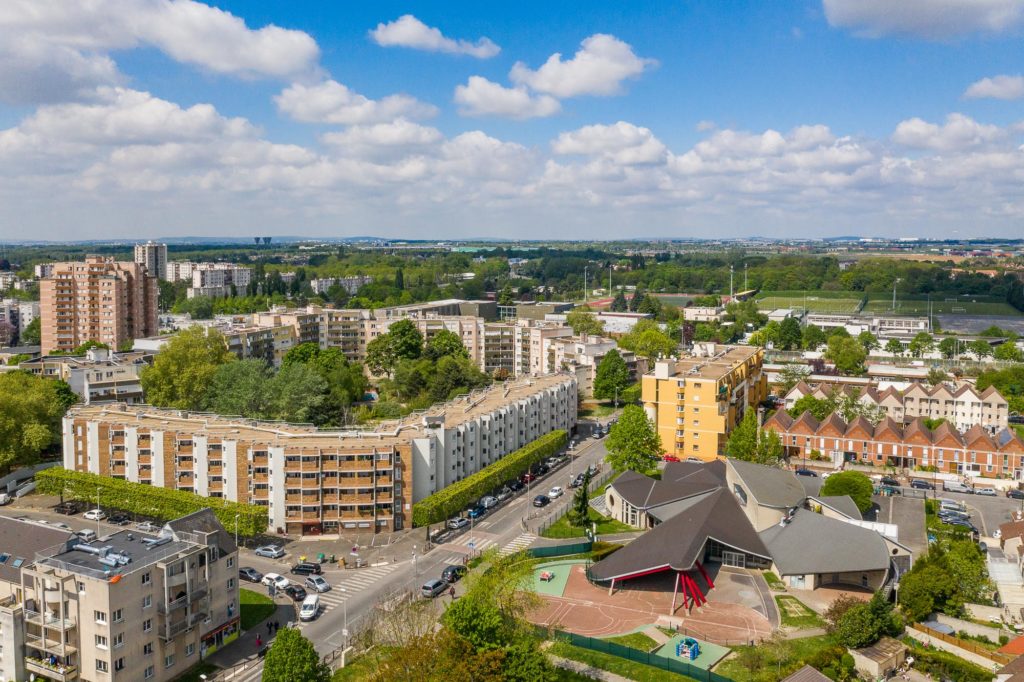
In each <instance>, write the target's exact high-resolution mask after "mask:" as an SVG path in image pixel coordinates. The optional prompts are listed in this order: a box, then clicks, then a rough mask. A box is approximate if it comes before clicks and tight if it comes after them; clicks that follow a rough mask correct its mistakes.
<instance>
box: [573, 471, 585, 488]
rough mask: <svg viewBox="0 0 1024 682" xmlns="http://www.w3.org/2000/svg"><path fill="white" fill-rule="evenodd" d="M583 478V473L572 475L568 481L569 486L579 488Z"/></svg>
mask: <svg viewBox="0 0 1024 682" xmlns="http://www.w3.org/2000/svg"><path fill="white" fill-rule="evenodd" d="M585 479H586V476H585V475H584V474H576V475H575V476H573V477H572V480H571V481H569V487H570V488H579V487H580V486H581V485H583V481H584V480H585Z"/></svg>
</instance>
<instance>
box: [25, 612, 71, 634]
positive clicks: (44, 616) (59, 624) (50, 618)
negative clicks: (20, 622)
mask: <svg viewBox="0 0 1024 682" xmlns="http://www.w3.org/2000/svg"><path fill="white" fill-rule="evenodd" d="M25 622H26V623H34V624H36V625H45V626H46V627H48V628H51V629H54V630H70V629H71V628H73V627H75V625H76V623H75V619H74V618H65V619H63V620H61V619H60V618H58V617H57V616H56V615H54V614H52V613H40V612H39V611H28V610H26V611H25Z"/></svg>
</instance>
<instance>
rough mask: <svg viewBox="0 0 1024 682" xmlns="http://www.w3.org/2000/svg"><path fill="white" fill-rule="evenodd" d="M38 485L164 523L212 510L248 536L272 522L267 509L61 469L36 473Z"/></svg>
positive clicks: (226, 524)
mask: <svg viewBox="0 0 1024 682" xmlns="http://www.w3.org/2000/svg"><path fill="white" fill-rule="evenodd" d="M36 485H37V489H38V490H39V492H41V493H43V494H45V495H62V496H63V497H64V498H67V499H72V500H81V501H83V502H85V503H87V504H90V505H91V504H95V503H97V502H98V503H99V505H100V506H101V507H106V508H108V509H117V510H119V511H124V512H128V513H129V514H136V515H139V516H147V517H152V518H155V519H159V520H161V521H171V520H173V519H177V518H181V517H182V516H187V515H189V514H192V513H194V512H197V511H199V510H200V509H205V508H207V507H209V508H210V509H212V510H213V513H214V514H215V515H216V516H217V518H218V519H219V520H220V522H221V523H222V524H223V525H224V528H226V529H228V530H229V531H234V530H235V515H236V514H237V515H238V533H239V534H240V535H244V536H246V537H252V536H254V535H259V534H261V533H265V532H266V531H267V525H268V523H269V521H268V518H267V508H266V507H259V506H256V505H252V504H242V503H241V502H231V501H229V500H226V499H224V498H221V497H203V496H202V495H196V494H194V493H188V492H185V491H183V490H174V489H172V488H157V487H156V486H152V485H147V484H145V483H132V482H131V481H125V480H123V479H120V478H108V477H106V476H100V475H98V474H91V473H88V472H85V471H70V470H68V469H61V468H60V467H53V468H51V469H44V470H43V471H40V472H38V473H37V474H36ZM97 494H98V495H99V499H98V500H97Z"/></svg>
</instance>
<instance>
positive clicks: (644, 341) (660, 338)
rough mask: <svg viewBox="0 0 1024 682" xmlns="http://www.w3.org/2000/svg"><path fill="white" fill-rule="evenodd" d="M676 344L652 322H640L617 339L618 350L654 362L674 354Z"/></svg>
mask: <svg viewBox="0 0 1024 682" xmlns="http://www.w3.org/2000/svg"><path fill="white" fill-rule="evenodd" d="M677 347H678V343H677V342H676V340H675V339H674V338H672V337H670V336H669V335H668V334H666V333H665V332H663V331H662V330H661V328H660V327H659V326H658V323H657V322H655V321H654V320H640V321H639V322H637V323H636V326H634V327H633V329H632V330H631V331H630V332H629V333H628V334H626V335H625V336H623V337H622V338H620V339H619V348H623V349H625V350H630V351H633V352H634V353H636V354H637V355H639V356H641V357H644V358H647V359H648V360H656V359H658V358H660V357H668V356H669V355H672V354H673V353H675V352H676V349H677Z"/></svg>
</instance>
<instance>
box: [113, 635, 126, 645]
mask: <svg viewBox="0 0 1024 682" xmlns="http://www.w3.org/2000/svg"><path fill="white" fill-rule="evenodd" d="M122 646H124V633H123V632H119V633H117V634H116V635H114V648H115V649H117V648H118V647H122Z"/></svg>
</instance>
